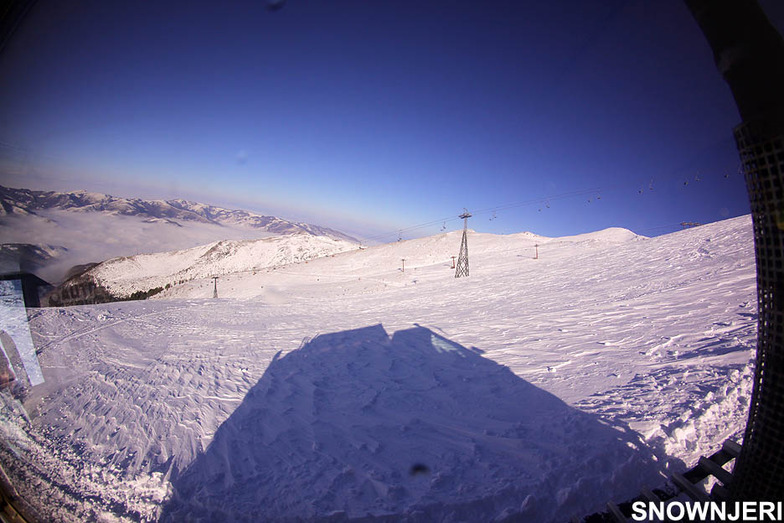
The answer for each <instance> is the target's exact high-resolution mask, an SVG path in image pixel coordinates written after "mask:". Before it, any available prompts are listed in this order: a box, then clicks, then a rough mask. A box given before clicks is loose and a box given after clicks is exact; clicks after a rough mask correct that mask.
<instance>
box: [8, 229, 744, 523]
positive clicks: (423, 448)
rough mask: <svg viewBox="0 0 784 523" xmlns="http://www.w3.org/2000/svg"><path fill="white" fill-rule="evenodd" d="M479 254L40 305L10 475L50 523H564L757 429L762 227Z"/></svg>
mask: <svg viewBox="0 0 784 523" xmlns="http://www.w3.org/2000/svg"><path fill="white" fill-rule="evenodd" d="M459 241H460V237H459V234H452V235H441V236H436V237H432V238H425V239H421V240H412V241H410V242H400V243H397V244H392V245H383V246H379V247H374V248H370V249H366V250H362V251H353V252H348V253H342V254H338V255H336V256H335V257H334V258H332V257H328V258H320V259H317V260H313V261H310V262H309V263H307V264H305V263H301V264H297V265H292V266H287V267H283V268H279V269H277V270H269V271H260V272H259V273H257V274H256V275H253V274H243V275H236V276H235V277H233V279H232V278H231V277H226V278H223V279H221V281H220V283H219V294H220V295H221V296H232V297H231V298H224V299H217V300H214V299H207V297H208V296H210V295H211V291H212V288H211V286H210V285H211V282H210V281H209V280H205V281H203V282H198V281H196V282H191V283H190V284H187V285H183V286H176V287H173V288H172V289H170V290H169V291H167V295H166V296H165V298H166V299H161V300H148V301H144V302H125V303H114V304H106V305H95V306H80V307H70V308H63V309H41V310H36V311H35V312H33V313H32V314H31V330H32V332H33V337H34V342H35V345H36V348H37V351H38V353H39V359H40V363H41V367H42V370H43V373H44V378H45V379H46V382H45V383H44V384H42V385H39V386H36V387H35V388H33V389H32V390H30V391H28V393H27V395H26V396H25V397H24V401H23V404H20V403H19V402H17V401H16V400H15V399H14V398H13V397H12V396H11V395H10V394H9V393H8V392H7V391H0V397H2V400H3V402H4V405H5V406H4V408H3V409H2V411H0V414H1V415H2V419H1V420H0V427H2V431H0V441H1V442H2V444H0V463H2V466H3V469H4V470H5V472H6V473H7V474H8V475H9V476H10V477H11V479H12V480H14V482H15V484H16V485H17V487H18V489H19V492H20V494H21V495H22V496H24V497H26V498H27V499H29V500H30V501H31V502H34V503H36V504H37V508H38V510H39V511H40V515H41V519H44V520H50V521H83V520H101V521H123V520H137V521H138V520H144V521H153V520H159V519H163V520H167V521H179V520H182V519H185V520H199V519H201V520H204V521H222V520H231V519H235V520H248V521H259V520H267V521H276V520H278V521H285V520H330V521H345V520H349V519H360V520H372V519H381V520H389V521H398V520H408V521H477V520H483V521H493V520H497V521H502V520H505V519H521V520H526V521H564V520H568V519H570V518H571V517H573V516H576V517H580V516H584V515H586V514H589V513H591V512H593V511H596V510H599V509H601V508H602V507H603V505H604V504H605V503H606V502H607V501H610V500H612V501H616V502H619V501H624V500H626V499H628V498H629V497H631V496H632V495H634V494H636V493H637V492H639V490H640V488H641V487H643V486H649V487H656V486H658V485H660V484H661V483H662V482H663V481H664V474H666V473H667V472H670V471H673V470H683V469H685V468H686V467H688V466H691V465H693V464H694V463H695V461H696V459H697V458H698V456H699V455H701V454H706V453H710V452H712V451H714V450H716V449H717V448H718V447H719V446H720V445H721V442H722V441H723V440H724V439H725V438H727V437H736V438H738V437H739V436H740V435H741V434H742V431H743V428H744V426H745V419H746V415H747V410H748V402H749V395H750V383H751V372H752V370H751V361H752V359H753V356H754V348H755V342H756V313H757V310H756V283H755V266H754V255H753V240H752V230H751V220H750V218H749V217H741V218H737V219H733V220H727V221H724V222H719V223H716V224H711V225H705V226H702V227H698V228H694V229H690V230H685V231H681V232H678V233H675V234H670V235H667V236H662V237H657V238H651V239H646V238H641V237H638V236H634V235H630V234H627V233H625V232H623V231H619V230H614V231H610V232H608V233H604V232H603V233H595V234H593V235H590V236H589V237H586V236H581V237H572V238H542V237H537V236H535V235H531V234H529V233H523V234H520V235H512V236H509V237H497V236H492V235H482V234H471V235H469V244H470V252H471V258H470V262H471V276H470V277H469V278H461V279H455V278H454V271H453V270H452V269H451V268H450V265H451V259H450V258H451V255H452V254H456V253H457V252H456V251H457V249H458V248H459ZM536 244H538V245H539V248H538V250H539V259H536V260H534V259H533V254H534V246H535V245H536ZM402 258H405V259H406V260H407V261H406V267H405V272H404V271H403V270H402V267H401V265H400V263H399V262H400V260H401V259H402ZM202 285H204V287H201V286H202Z"/></svg>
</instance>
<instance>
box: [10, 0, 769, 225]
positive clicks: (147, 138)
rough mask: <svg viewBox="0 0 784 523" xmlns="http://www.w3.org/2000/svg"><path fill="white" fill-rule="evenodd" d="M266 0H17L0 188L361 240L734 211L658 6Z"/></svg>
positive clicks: (733, 187) (705, 102)
mask: <svg viewBox="0 0 784 523" xmlns="http://www.w3.org/2000/svg"><path fill="white" fill-rule="evenodd" d="M762 5H763V6H764V7H765V8H766V10H767V12H768V14H769V16H770V17H771V19H772V20H773V22H774V24H775V25H776V26H777V27H778V28H779V30H781V28H782V26H784V7H783V6H782V3H781V2H776V1H774V0H768V1H765V2H762ZM266 6H267V3H266V2H265V1H263V0H254V1H250V0H235V1H226V2H214V1H209V2H207V1H192V2H175V1H166V0H160V1H156V2H136V1H127V2H123V1H112V2H104V1H99V0H74V1H72V2H56V1H53V0H40V1H39V2H38V3H37V4H36V5H35V6H34V8H33V10H32V11H31V13H30V14H29V16H28V17H27V18H26V19H25V23H24V24H23V25H22V26H21V27H20V29H19V30H18V31H17V33H16V34H15V36H14V39H13V40H12V41H11V42H10V43H9V44H8V46H7V47H6V48H5V50H4V51H3V54H2V55H0V114H3V115H5V116H4V117H3V118H2V119H0V179H2V180H3V181H2V183H3V184H5V185H10V186H15V187H27V188H35V189H52V190H76V189H87V190H92V191H97V192H108V193H111V194H114V195H118V196H128V197H146V198H173V197H185V198H189V199H194V200H199V201H203V202H206V203H213V204H218V205H223V206H229V207H239V208H245V209H249V210H253V211H257V212H262V213H267V214H276V215H278V216H281V217H284V218H289V219H299V220H304V221H310V222H313V223H318V224H320V225H327V226H333V227H337V228H340V229H343V230H347V231H348V232H351V233H354V234H359V235H364V236H366V237H369V236H372V237H377V239H378V240H381V241H391V240H394V239H397V235H398V232H397V231H399V230H401V229H402V230H403V237H404V238H405V237H413V236H420V235H425V234H432V233H435V232H438V231H439V230H440V229H441V228H442V227H443V226H444V225H445V226H446V227H447V228H448V229H449V230H452V229H455V228H459V227H461V226H462V222H461V221H460V220H457V219H456V218H457V215H458V214H460V213H461V212H462V210H463V208H467V209H468V210H469V211H471V212H474V214H475V216H474V218H472V219H471V221H470V222H469V223H470V226H471V227H472V228H473V229H475V230H478V231H482V232H493V233H513V232H519V231H524V230H530V231H534V232H537V233H540V234H544V235H548V236H558V235H567V234H576V233H581V232H588V231H592V230H596V229H601V228H604V227H610V226H620V227H627V228H630V229H632V230H634V231H635V232H638V233H641V234H647V235H655V234H661V233H664V232H669V231H672V230H676V229H679V228H680V227H679V225H678V224H679V223H680V222H683V221H691V222H712V221H716V220H719V219H722V218H725V217H733V216H738V215H741V214H746V213H748V212H749V208H748V202H747V198H746V193H745V189H744V184H743V179H742V177H741V176H740V175H739V174H738V165H739V162H738V159H737V152H736V151H735V147H734V142H733V140H732V128H733V127H734V126H735V125H736V124H737V123H738V122H739V117H738V115H737V111H736V109H735V106H734V103H733V101H732V96H731V94H730V92H729V89H728V88H727V87H726V85H725V83H724V82H723V80H722V79H721V78H720V76H719V74H718V73H717V72H716V70H715V67H714V65H713V60H712V55H711V53H710V50H709V48H708V46H707V44H706V43H705V40H704V38H703V36H702V34H701V33H700V31H699V29H698V27H697V25H696V23H695V22H694V21H693V20H692V18H691V16H690V15H689V13H688V11H687V10H686V8H685V6H684V5H683V3H682V2H681V1H678V0H662V1H656V2H652V1H643V0H607V1H602V2H585V1H583V0H563V1H554V2H524V1H519V0H518V1H488V2H467V1H449V2H447V1H428V2H415V1H405V0H396V1H381V0H377V1H376V0H374V1H367V0H361V1H360V0H356V1H349V0H345V1H342V0H288V1H287V2H286V3H285V4H284V6H283V8H282V9H280V10H277V11H270V10H268V9H267V7H266ZM447 219H449V220H451V221H448V220H447ZM426 223H431V225H429V226H427V227H417V226H418V225H421V224H426Z"/></svg>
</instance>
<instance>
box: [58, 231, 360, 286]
mask: <svg viewBox="0 0 784 523" xmlns="http://www.w3.org/2000/svg"><path fill="white" fill-rule="evenodd" d="M356 249H357V246H356V244H354V243H351V242H348V241H345V240H335V239H332V238H327V237H324V236H310V235H303V234H293V235H287V236H273V237H269V238H262V239H258V240H225V241H219V242H213V243H210V244H207V245H201V246H198V247H194V248H192V249H185V250H181V251H173V252H163V253H156V254H139V255H136V256H128V257H123V258H114V259H111V260H107V261H105V262H103V263H100V264H98V265H96V266H95V267H93V268H91V269H90V270H88V271H86V272H84V273H82V274H80V275H79V276H78V277H77V278H74V279H71V280H68V281H67V282H66V283H65V284H64V285H63V286H61V288H59V289H57V290H56V291H55V292H56V293H58V294H59V295H62V294H63V293H67V292H68V289H69V288H71V287H78V286H80V285H83V284H84V282H87V281H89V282H93V283H94V284H95V285H96V286H99V287H100V288H102V289H103V290H105V291H106V292H108V293H109V294H111V295H113V296H116V297H119V298H123V297H127V296H130V295H132V294H133V293H134V292H138V291H142V292H146V291H149V290H150V289H154V288H164V287H166V288H168V287H170V286H171V285H177V284H179V283H181V282H187V281H191V280H193V279H197V278H212V277H214V276H221V275H225V274H238V273H253V272H255V271H258V270H262V269H268V268H277V267H280V266H284V265H288V264H298V263H302V262H305V261H307V260H312V259H314V258H318V257H322V256H330V255H333V254H336V253H339V252H343V251H347V250H356Z"/></svg>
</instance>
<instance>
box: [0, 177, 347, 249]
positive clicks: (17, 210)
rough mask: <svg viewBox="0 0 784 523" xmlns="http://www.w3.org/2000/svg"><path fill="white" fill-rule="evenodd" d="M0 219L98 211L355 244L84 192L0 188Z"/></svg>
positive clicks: (218, 213) (253, 219)
mask: <svg viewBox="0 0 784 523" xmlns="http://www.w3.org/2000/svg"><path fill="white" fill-rule="evenodd" d="M0 205H1V206H2V209H1V210H0V216H3V215H8V214H36V213H37V212H38V211H42V210H51V209H60V210H68V211H75V212H101V213H108V214H115V215H121V216H138V217H142V218H147V219H151V220H164V221H167V222H169V223H174V224H176V225H179V224H178V223H177V222H178V221H186V222H198V223H211V224H216V225H224V226H232V227H234V226H242V227H248V228H253V229H260V230H262V231H265V232H270V233H274V234H302V233H305V234H311V235H314V236H326V237H328V238H336V239H341V240H347V241H352V242H356V241H357V240H356V239H355V238H352V237H351V236H348V235H346V234H343V233H342V232H340V231H336V230H334V229H330V228H328V227H319V226H318V225H310V224H307V223H298V222H291V221H288V220H283V219H280V218H276V217H275V216H264V215H261V214H255V213H252V212H248V211H243V210H231V209H223V208H221V207H215V206H212V205H206V204H203V203H198V202H191V201H188V200H181V199H175V200H142V199H139V198H132V199H130V198H117V197H115V196H111V195H108V194H101V193H92V192H87V191H74V192H53V191H32V190H29V189H11V188H8V187H2V186H0Z"/></svg>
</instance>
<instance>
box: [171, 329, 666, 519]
mask: <svg viewBox="0 0 784 523" xmlns="http://www.w3.org/2000/svg"><path fill="white" fill-rule="evenodd" d="M279 356H280V355H278V356H276V358H275V359H274V360H273V362H272V363H271V364H270V365H269V367H268V368H267V370H266V372H265V373H264V375H263V376H262V378H261V379H260V380H259V382H258V383H257V384H256V385H255V386H254V387H253V388H252V389H251V390H250V391H249V392H248V394H247V396H246V397H245V399H244V400H243V402H242V404H241V405H240V406H239V407H238V408H237V410H236V411H235V412H234V413H233V414H232V415H231V416H230V417H229V418H228V419H227V420H226V421H225V422H224V423H223V424H222V425H221V426H220V428H219V429H218V431H217V432H216V434H215V437H214V439H213V441H212V443H211V444H210V445H209V447H208V448H207V449H206V451H205V452H204V453H203V454H200V455H199V456H198V457H197V458H196V459H195V460H194V461H193V462H192V463H191V464H190V465H189V466H188V467H187V468H186V469H185V470H183V471H182V472H181V473H180V474H178V475H177V477H175V478H173V479H172V484H173V495H172V497H171V499H170V501H169V502H168V503H167V504H166V506H165V507H164V509H163V512H162V515H161V520H162V521H181V520H188V521H190V520H199V521H303V520H304V521H316V520H317V521H348V520H352V521H354V520H359V521H371V520H373V521H376V520H385V521H386V520H388V521H393V520H394V521H400V520H403V521H491V520H504V519H510V520H526V521H550V520H553V521H564V520H568V519H569V518H571V517H572V516H580V515H585V514H589V513H591V512H592V511H595V510H597V509H600V508H602V507H603V505H604V504H605V503H606V502H607V501H608V500H615V501H624V500H626V499H628V498H631V497H633V496H634V495H636V494H637V493H638V492H639V489H640V487H641V486H643V485H649V486H655V485H657V484H659V483H661V481H662V477H661V469H662V468H663V466H664V464H663V463H662V461H657V459H656V458H655V457H654V456H653V454H652V453H651V451H650V450H648V449H647V447H645V446H644V445H641V444H640V442H639V440H636V439H635V436H634V433H633V432H632V431H630V430H619V429H618V428H617V427H610V426H608V425H606V424H604V423H602V422H601V421H600V420H599V418H597V417H596V416H594V415H591V414H587V413H584V412H581V411H579V410H577V409H574V408H572V407H570V406H568V405H567V404H565V403H564V402H563V401H561V400H560V399H558V398H557V397H555V396H553V395H552V394H550V393H548V392H545V391H543V390H541V389H539V388H537V387H535V386H533V385H531V384H530V383H528V382H526V381H525V380H523V379H521V378H519V377H518V376H516V375H515V374H514V373H512V372H511V371H510V370H509V369H508V368H507V367H505V366H503V365H499V364H497V363H495V362H494V361H492V360H490V359H488V358H486V357H484V356H482V355H481V351H480V350H479V349H467V348H465V347H463V346H461V345H459V344H457V343H455V342H452V341H450V340H448V339H446V338H444V337H442V336H440V335H438V334H436V333H435V332H433V331H431V330H429V329H427V328H424V327H419V326H418V327H416V328H412V329H408V330H403V331H398V332H396V333H395V334H394V335H393V336H392V337H391V338H390V336H389V335H388V334H387V333H386V332H385V330H384V328H383V327H382V326H381V325H375V326H370V327H365V328H361V329H356V330H350V331H343V332H337V333H332V334H326V335H321V336H318V337H316V338H314V339H313V340H311V341H310V342H308V343H306V344H305V345H303V346H302V347H301V348H299V349H298V350H296V351H293V352H291V353H289V354H287V355H286V356H284V357H279Z"/></svg>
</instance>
